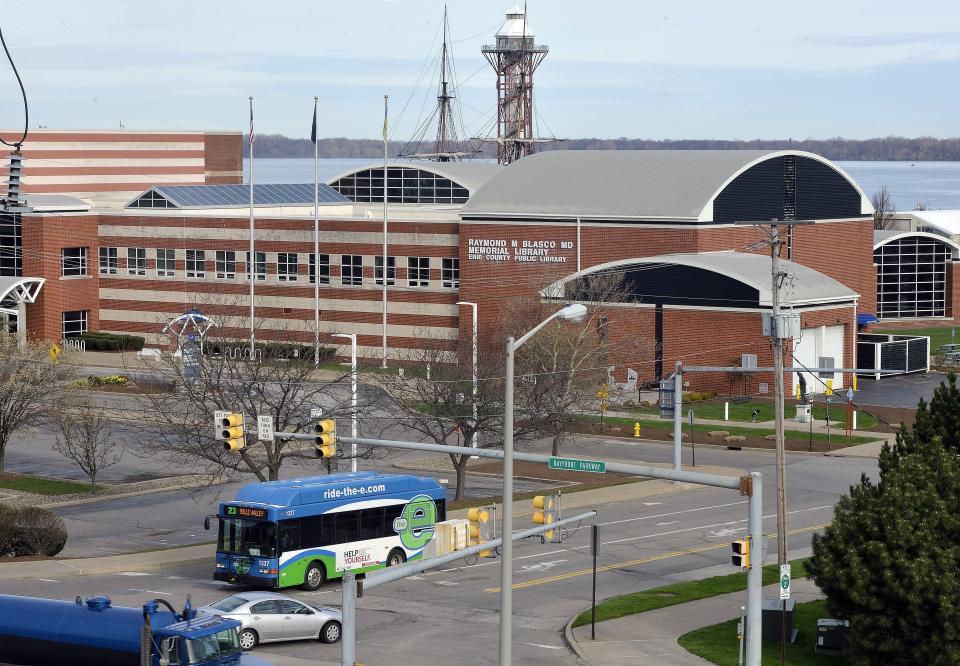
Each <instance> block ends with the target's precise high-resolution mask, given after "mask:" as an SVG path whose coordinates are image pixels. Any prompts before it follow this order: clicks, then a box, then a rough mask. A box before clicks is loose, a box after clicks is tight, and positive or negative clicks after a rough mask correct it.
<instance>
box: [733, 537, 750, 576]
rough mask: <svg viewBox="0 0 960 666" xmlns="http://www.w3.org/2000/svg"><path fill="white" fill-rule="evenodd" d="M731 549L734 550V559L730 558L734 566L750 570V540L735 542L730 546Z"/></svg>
mask: <svg viewBox="0 0 960 666" xmlns="http://www.w3.org/2000/svg"><path fill="white" fill-rule="evenodd" d="M730 548H731V549H732V550H733V557H731V558H730V559H731V560H732V561H733V566H735V567H740V568H741V569H749V568H750V539H740V540H738V541H734V542H733V543H732V544H730Z"/></svg>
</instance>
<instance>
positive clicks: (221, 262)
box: [216, 250, 237, 280]
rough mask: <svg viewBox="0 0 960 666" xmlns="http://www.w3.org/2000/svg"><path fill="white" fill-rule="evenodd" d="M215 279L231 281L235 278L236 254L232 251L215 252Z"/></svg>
mask: <svg viewBox="0 0 960 666" xmlns="http://www.w3.org/2000/svg"><path fill="white" fill-rule="evenodd" d="M216 263H217V279H218V280H232V279H234V278H235V277H236V276H237V253H236V252H234V251H233V250H217V260H216Z"/></svg>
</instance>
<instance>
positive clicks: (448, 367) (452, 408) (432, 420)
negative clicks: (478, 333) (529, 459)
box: [373, 349, 531, 500]
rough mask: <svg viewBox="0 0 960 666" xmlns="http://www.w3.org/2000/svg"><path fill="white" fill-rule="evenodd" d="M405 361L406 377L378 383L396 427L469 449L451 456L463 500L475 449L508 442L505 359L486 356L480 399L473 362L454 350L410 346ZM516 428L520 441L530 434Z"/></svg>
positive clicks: (385, 378)
mask: <svg viewBox="0 0 960 666" xmlns="http://www.w3.org/2000/svg"><path fill="white" fill-rule="evenodd" d="M463 357H464V358H466V357H468V355H463ZM402 361H403V362H404V365H406V366H407V367H406V368H405V371H404V373H403V375H402V376H401V375H380V376H377V377H376V378H375V379H374V380H373V381H376V383H377V384H378V385H379V386H380V388H381V389H382V390H383V391H384V393H385V394H386V395H387V396H388V397H389V399H390V400H391V401H392V402H393V403H394V407H393V409H392V412H391V413H392V420H393V421H394V423H395V425H397V426H400V427H402V428H405V429H407V430H412V431H414V432H416V433H418V434H419V435H421V436H422V437H424V438H426V439H427V440H429V441H432V442H435V443H437V444H445V445H448V446H461V447H463V449H464V453H462V454H459V453H457V454H450V461H451V463H452V464H453V468H454V470H455V471H456V476H457V490H456V497H455V499H458V500H459V499H463V496H464V488H465V487H466V467H467V461H468V460H469V459H470V449H471V448H472V447H474V446H477V447H480V448H493V447H495V446H498V445H500V444H502V441H503V380H502V377H503V361H502V359H499V358H496V357H495V356H493V355H490V356H481V357H480V362H479V364H478V372H477V376H478V381H477V396H476V401H474V397H473V383H472V379H471V378H472V367H471V364H470V363H469V362H467V363H457V362H456V356H455V355H454V354H452V353H451V352H443V351H438V350H435V349H415V350H409V351H407V352H406V353H405V354H404V355H403V359H402ZM428 367H429V369H430V370H429V376H428V372H427V370H426V369H427V368H428ZM474 406H475V407H476V418H474ZM516 426H517V427H516V428H515V435H514V437H515V441H516V439H519V440H520V441H523V440H524V439H525V438H529V436H530V434H531V433H530V431H529V428H527V426H526V424H525V423H524V422H523V421H520V422H519V423H517V424H516Z"/></svg>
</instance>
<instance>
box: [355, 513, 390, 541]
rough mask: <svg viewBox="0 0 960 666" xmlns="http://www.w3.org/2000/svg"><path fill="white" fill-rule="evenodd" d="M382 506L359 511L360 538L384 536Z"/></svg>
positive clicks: (362, 539)
mask: <svg viewBox="0 0 960 666" xmlns="http://www.w3.org/2000/svg"><path fill="white" fill-rule="evenodd" d="M391 529H392V528H391ZM384 534H385V532H384V531H383V507H379V506H378V507H375V508H372V509H364V510H363V511H361V512H360V540H361V541H364V540H366V539H379V538H380V537H382V536H384Z"/></svg>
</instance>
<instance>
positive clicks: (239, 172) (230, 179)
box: [203, 132, 243, 185]
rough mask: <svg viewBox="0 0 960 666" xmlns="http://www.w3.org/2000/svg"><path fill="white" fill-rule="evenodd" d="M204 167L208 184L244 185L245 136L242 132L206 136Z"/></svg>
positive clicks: (208, 134) (204, 137)
mask: <svg viewBox="0 0 960 666" xmlns="http://www.w3.org/2000/svg"><path fill="white" fill-rule="evenodd" d="M203 165H204V170H205V172H206V173H205V179H204V180H205V182H207V183H216V184H226V185H230V184H238V183H243V135H242V134H241V133H240V132H208V133H206V134H204V135H203Z"/></svg>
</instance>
